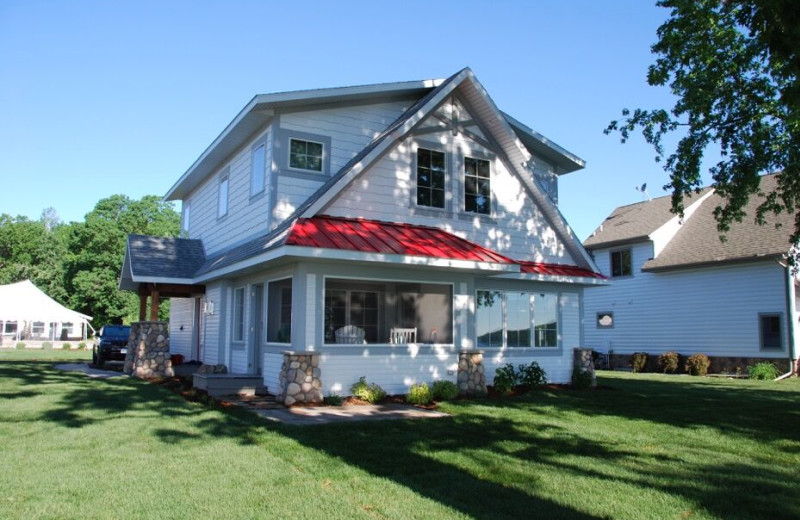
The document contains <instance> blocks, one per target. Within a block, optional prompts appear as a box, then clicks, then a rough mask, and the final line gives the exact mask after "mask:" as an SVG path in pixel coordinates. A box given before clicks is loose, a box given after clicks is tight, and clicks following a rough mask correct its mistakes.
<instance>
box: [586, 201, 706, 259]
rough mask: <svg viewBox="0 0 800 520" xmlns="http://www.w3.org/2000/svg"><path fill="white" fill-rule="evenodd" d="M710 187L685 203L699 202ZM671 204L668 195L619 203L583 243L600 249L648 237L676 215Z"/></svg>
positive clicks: (588, 247)
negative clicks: (641, 200)
mask: <svg viewBox="0 0 800 520" xmlns="http://www.w3.org/2000/svg"><path fill="white" fill-rule="evenodd" d="M708 189H709V188H705V189H704V190H702V191H701V192H700V194H693V195H692V196H691V197H687V198H686V199H685V200H684V206H685V207H688V206H689V205H690V204H692V202H695V201H697V199H698V198H700V197H702V196H703V195H704V194H705V193H706V192H707V191H708ZM671 207H672V200H671V198H670V197H669V196H666V197H658V198H657V199H652V200H648V201H645V202H639V203H636V204H630V205H628V206H620V207H618V208H617V209H615V210H614V211H613V212H612V213H611V215H609V216H608V217H607V218H606V219H605V220H604V221H603V223H602V224H600V227H598V228H597V229H596V230H595V232H594V233H592V235H591V236H590V237H589V238H587V239H586V240H585V241H584V242H583V246H584V247H586V248H587V249H597V248H599V247H610V246H614V245H622V244H628V243H633V242H641V241H642V240H647V239H648V237H649V236H650V234H651V233H652V232H653V231H655V230H656V229H658V228H660V227H661V226H663V225H664V224H666V223H667V221H669V219H671V218H672V217H674V216H675V215H674V214H673V213H672V212H670V208H671Z"/></svg>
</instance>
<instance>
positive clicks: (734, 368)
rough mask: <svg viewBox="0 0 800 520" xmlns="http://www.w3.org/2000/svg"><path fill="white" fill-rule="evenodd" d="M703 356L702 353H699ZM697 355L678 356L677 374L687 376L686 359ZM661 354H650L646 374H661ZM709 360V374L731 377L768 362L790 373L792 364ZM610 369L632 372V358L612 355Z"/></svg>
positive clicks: (781, 360)
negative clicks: (659, 357)
mask: <svg viewBox="0 0 800 520" xmlns="http://www.w3.org/2000/svg"><path fill="white" fill-rule="evenodd" d="M699 353H700V354H702V352H699ZM692 354H695V352H691V353H688V354H685V353H679V354H678V370H676V371H675V373H676V374H685V373H686V369H685V366H686V359H687V358H688V357H689V356H691V355H692ZM659 355H660V354H651V353H649V352H648V355H647V363H646V364H645V367H644V371H645V372H661V368H660V367H659V366H658V356H659ZM708 359H709V360H710V361H711V366H710V367H708V373H709V374H731V375H738V374H742V375H747V367H749V366H753V365H755V364H756V363H761V362H767V363H774V364H775V366H776V367H778V370H780V372H781V373H785V372H788V371H789V367H790V365H791V364H790V363H789V359H788V358H786V357H784V358H762V357H731V356H708ZM609 365H610V366H609V367H608V368H609V369H610V370H620V369H622V370H630V368H631V356H630V354H611V355H610V356H609Z"/></svg>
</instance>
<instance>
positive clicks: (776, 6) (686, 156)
mask: <svg viewBox="0 0 800 520" xmlns="http://www.w3.org/2000/svg"><path fill="white" fill-rule="evenodd" d="M657 4H658V5H659V6H661V7H665V8H668V9H670V10H671V11H670V17H669V19H668V20H667V21H666V22H665V23H664V24H663V25H662V26H661V27H659V29H658V41H657V43H655V44H654V45H653V46H652V49H651V50H652V52H653V53H654V54H655V55H656V56H657V59H656V61H655V63H654V64H653V65H651V66H650V68H649V70H648V74H647V82H648V83H649V84H650V85H653V86H667V85H668V86H669V88H670V90H671V92H672V93H673V94H674V95H675V96H676V97H677V101H676V103H675V105H674V106H673V107H672V108H671V109H669V110H667V109H663V108H661V109H655V110H644V109H636V110H634V111H633V112H631V111H630V110H628V109H625V110H623V112H622V115H623V120H622V121H612V122H611V123H610V124H609V126H608V128H606V133H610V132H613V131H617V132H619V134H620V137H621V140H622V142H625V141H627V140H628V138H629V137H630V135H631V133H633V132H634V131H635V130H637V129H639V130H640V131H641V133H642V135H643V137H644V139H645V140H646V141H647V142H648V143H649V144H651V145H652V146H653V148H654V150H655V152H656V160H657V161H662V160H663V161H664V169H665V170H666V171H667V172H668V173H669V175H670V182H669V184H667V185H666V186H665V187H664V188H665V189H671V190H672V208H673V211H674V212H675V213H679V214H682V212H683V209H684V207H683V201H684V196H685V195H687V194H690V193H692V192H693V191H696V190H698V189H699V188H700V187H701V186H702V180H701V163H702V159H703V156H704V152H706V151H707V150H708V149H713V148H716V149H718V151H719V155H720V160H719V161H717V162H716V163H715V164H713V165H711V166H710V167H709V172H710V174H711V177H712V179H713V186H714V188H715V189H716V191H717V193H718V194H719V195H721V196H722V197H723V200H724V202H723V204H722V205H720V206H719V207H717V208H716V210H715V217H716V219H717V223H718V229H719V231H720V233H721V235H722V236H724V233H725V232H726V231H728V230H729V229H730V225H731V224H732V223H733V222H741V221H742V219H743V218H744V217H745V212H744V207H745V205H746V204H747V201H748V200H749V198H750V197H751V196H753V195H756V194H763V195H764V196H765V198H764V201H763V202H762V203H761V204H760V205H759V207H758V210H757V214H756V215H754V216H752V215H751V216H750V217H754V218H755V220H756V221H757V222H758V223H760V224H763V223H764V222H765V215H767V214H768V213H770V212H773V213H780V212H782V211H787V212H789V213H790V214H794V215H795V229H794V232H793V233H792V237H791V243H792V244H796V243H797V242H798V239H800V212H796V209H797V207H798V204H800V82H798V77H800V53H799V51H800V45H798V42H800V9H798V6H797V3H796V0H749V1H746V0H660V1H659V2H657ZM672 133H677V134H678V135H680V139H679V140H678V142H677V145H676V146H675V148H674V150H672V151H671V152H670V153H667V152H666V151H665V140H664V137H665V136H667V135H669V134H672ZM776 171H777V172H782V173H780V174H779V176H778V183H777V188H776V191H774V192H771V193H762V192H761V190H760V187H759V184H760V181H759V175H760V174H763V173H770V172H776ZM788 248H789V244H787V249H788Z"/></svg>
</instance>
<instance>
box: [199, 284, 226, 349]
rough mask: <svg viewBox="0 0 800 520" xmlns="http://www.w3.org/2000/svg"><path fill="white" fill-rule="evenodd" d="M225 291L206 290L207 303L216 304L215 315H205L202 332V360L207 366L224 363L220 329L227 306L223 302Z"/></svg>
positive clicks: (213, 287) (210, 288)
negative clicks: (221, 354)
mask: <svg viewBox="0 0 800 520" xmlns="http://www.w3.org/2000/svg"><path fill="white" fill-rule="evenodd" d="M223 292H224V291H223V290H222V287H220V286H208V287H207V288H206V296H205V301H213V302H214V313H213V314H205V315H204V316H203V319H204V323H203V327H202V329H201V331H200V334H201V344H202V355H201V357H202V359H201V361H202V362H203V363H205V364H207V365H216V364H217V363H224V362H225V360H224V359H222V357H221V356H220V353H221V351H222V348H221V347H222V345H221V344H220V337H219V333H220V327H221V325H222V319H221V318H222V313H223V312H224V309H225V305H224V302H223V301H222V298H223Z"/></svg>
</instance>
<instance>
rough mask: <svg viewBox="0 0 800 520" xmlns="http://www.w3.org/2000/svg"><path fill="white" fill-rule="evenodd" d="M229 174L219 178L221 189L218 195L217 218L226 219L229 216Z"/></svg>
mask: <svg viewBox="0 0 800 520" xmlns="http://www.w3.org/2000/svg"><path fill="white" fill-rule="evenodd" d="M228 184H229V179H228V174H227V173H226V174H225V175H222V176H221V177H220V178H219V189H218V190H217V191H218V195H217V217H224V216H225V215H227V214H228Z"/></svg>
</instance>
